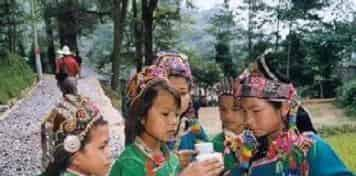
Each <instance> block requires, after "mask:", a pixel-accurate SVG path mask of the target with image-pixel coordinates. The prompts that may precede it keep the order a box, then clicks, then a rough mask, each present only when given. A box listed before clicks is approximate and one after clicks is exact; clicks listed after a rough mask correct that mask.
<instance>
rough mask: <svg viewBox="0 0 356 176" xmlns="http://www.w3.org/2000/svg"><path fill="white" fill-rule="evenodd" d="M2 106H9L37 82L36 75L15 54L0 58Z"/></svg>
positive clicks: (0, 97)
mask: <svg viewBox="0 0 356 176" xmlns="http://www.w3.org/2000/svg"><path fill="white" fill-rule="evenodd" d="M0 80H1V81H0V104H8V103H9V101H10V100H11V99H13V98H16V97H19V96H21V94H22V92H23V91H24V90H25V89H26V88H28V87H30V86H31V85H32V84H33V82H34V81H35V74H34V72H33V71H32V69H31V68H30V66H29V65H28V64H27V63H26V61H25V60H24V59H23V58H21V57H19V56H17V55H14V54H8V55H7V56H0Z"/></svg>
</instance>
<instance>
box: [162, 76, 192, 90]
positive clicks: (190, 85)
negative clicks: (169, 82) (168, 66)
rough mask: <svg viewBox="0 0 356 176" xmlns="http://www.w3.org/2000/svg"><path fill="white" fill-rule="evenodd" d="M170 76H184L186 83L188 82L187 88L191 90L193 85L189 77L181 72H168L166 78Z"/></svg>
mask: <svg viewBox="0 0 356 176" xmlns="http://www.w3.org/2000/svg"><path fill="white" fill-rule="evenodd" d="M170 77H179V78H184V79H185V80H186V81H187V83H188V89H189V90H191V89H192V87H193V82H192V81H191V80H190V79H189V78H187V77H186V76H184V75H183V74H179V73H170V74H169V75H168V78H170Z"/></svg>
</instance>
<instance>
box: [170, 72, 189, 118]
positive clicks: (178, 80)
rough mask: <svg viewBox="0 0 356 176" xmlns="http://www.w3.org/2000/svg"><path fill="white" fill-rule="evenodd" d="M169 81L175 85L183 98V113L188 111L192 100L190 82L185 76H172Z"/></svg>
mask: <svg viewBox="0 0 356 176" xmlns="http://www.w3.org/2000/svg"><path fill="white" fill-rule="evenodd" d="M169 83H170V84H171V86H172V87H174V88H175V89H176V90H177V91H178V93H179V95H180V99H181V106H180V107H181V112H180V113H181V114H182V113H184V112H186V111H187V109H188V108H189V103H190V101H191V96H190V88H189V83H188V81H187V80H186V79H185V78H184V77H180V76H170V77H169Z"/></svg>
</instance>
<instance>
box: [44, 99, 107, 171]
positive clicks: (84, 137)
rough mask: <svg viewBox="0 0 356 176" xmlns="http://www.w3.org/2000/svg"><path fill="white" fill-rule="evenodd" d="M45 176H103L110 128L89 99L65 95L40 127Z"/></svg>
mask: <svg viewBox="0 0 356 176" xmlns="http://www.w3.org/2000/svg"><path fill="white" fill-rule="evenodd" d="M41 136H42V152H43V157H42V159H43V164H44V167H45V168H46V170H45V172H44V173H43V174H42V175H44V176H105V175H106V174H107V172H108V170H109V168H110V166H111V159H110V158H111V153H110V149H109V146H108V142H109V127H108V124H107V122H106V121H105V120H104V119H103V117H102V116H101V114H100V112H99V110H98V108H97V107H96V106H95V105H94V104H93V103H92V102H91V101H90V100H89V98H86V97H82V96H79V95H69V94H68V95H65V97H64V100H63V101H62V102H61V103H60V104H59V105H58V106H57V107H56V108H55V109H54V110H52V112H51V113H50V114H49V116H48V117H47V118H46V119H45V121H44V122H43V124H42V126H41Z"/></svg>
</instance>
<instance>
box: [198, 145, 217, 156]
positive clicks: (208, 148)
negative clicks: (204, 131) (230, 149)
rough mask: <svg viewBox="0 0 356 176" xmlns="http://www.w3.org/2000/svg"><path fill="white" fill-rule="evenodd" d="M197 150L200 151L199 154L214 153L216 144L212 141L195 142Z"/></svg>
mask: <svg viewBox="0 0 356 176" xmlns="http://www.w3.org/2000/svg"><path fill="white" fill-rule="evenodd" d="M195 150H196V151H198V154H199V155H200V154H207V153H214V146H213V143H211V142H204V143H198V144H195Z"/></svg>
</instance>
